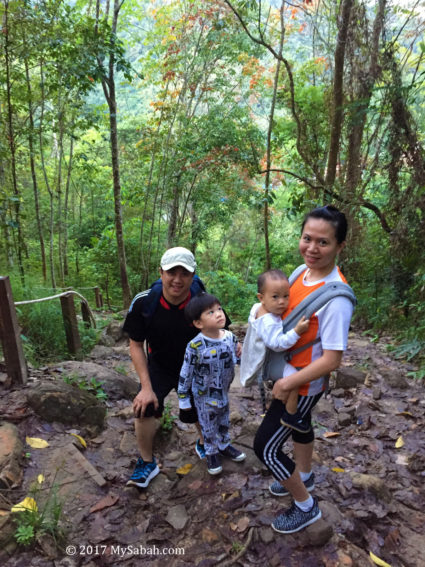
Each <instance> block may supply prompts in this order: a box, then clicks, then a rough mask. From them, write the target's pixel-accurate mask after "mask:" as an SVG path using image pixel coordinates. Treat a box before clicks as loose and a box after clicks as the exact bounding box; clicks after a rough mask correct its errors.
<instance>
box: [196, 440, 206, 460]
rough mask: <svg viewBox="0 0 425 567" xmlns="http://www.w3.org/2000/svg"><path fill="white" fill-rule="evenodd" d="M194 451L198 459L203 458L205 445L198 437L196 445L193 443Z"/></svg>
mask: <svg viewBox="0 0 425 567" xmlns="http://www.w3.org/2000/svg"><path fill="white" fill-rule="evenodd" d="M195 451H196V454H197V455H198V457H199V458H200V459H205V456H206V453H205V446H204V445H203V444H202V443H201V440H200V439H198V440H197V441H196V445H195Z"/></svg>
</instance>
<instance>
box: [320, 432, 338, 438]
mask: <svg viewBox="0 0 425 567" xmlns="http://www.w3.org/2000/svg"><path fill="white" fill-rule="evenodd" d="M339 435H341V434H340V433H338V432H337V431H325V433H324V434H323V437H338V436H339Z"/></svg>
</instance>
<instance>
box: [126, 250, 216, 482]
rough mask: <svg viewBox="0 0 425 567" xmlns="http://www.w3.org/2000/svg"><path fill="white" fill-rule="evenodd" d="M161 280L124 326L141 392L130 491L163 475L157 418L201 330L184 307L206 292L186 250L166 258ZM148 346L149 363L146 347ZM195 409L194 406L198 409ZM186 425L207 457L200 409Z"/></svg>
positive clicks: (185, 414) (186, 416) (183, 416)
mask: <svg viewBox="0 0 425 567" xmlns="http://www.w3.org/2000/svg"><path fill="white" fill-rule="evenodd" d="M160 265H161V267H160V274H161V279H160V280H158V281H157V282H155V283H154V284H153V286H152V287H151V288H150V289H149V290H147V291H144V292H141V293H139V294H138V295H136V297H135V298H134V299H133V302H132V304H131V306H130V309H129V312H128V315H127V317H126V320H125V323H124V331H125V332H126V333H128V335H129V337H130V355H131V359H132V361H133V364H134V367H135V369H136V372H137V374H138V376H139V379H140V385H141V390H140V391H139V393H138V394H137V396H136V397H135V398H134V400H133V409H134V414H135V416H136V418H135V431H136V439H137V444H138V448H139V451H140V455H141V457H140V458H139V460H138V461H137V464H136V468H135V470H134V473H133V474H132V476H131V477H130V480H129V481H128V482H127V485H133V486H138V487H141V488H146V487H147V486H148V484H149V482H150V481H151V480H152V479H153V478H154V477H155V476H156V475H157V474H158V473H159V468H158V465H157V463H156V460H155V458H154V456H153V440H154V435H155V431H156V422H155V418H158V417H161V415H162V413H163V410H164V399H165V398H166V396H167V395H168V394H169V393H170V392H171V390H172V389H175V390H176V389H177V386H178V380H179V374H180V369H181V366H182V363H183V357H184V353H185V350H186V345H187V343H188V342H189V341H190V340H192V339H193V338H194V336H195V335H196V334H197V332H198V331H197V329H196V328H195V327H193V326H192V325H190V323H189V322H188V321H187V320H186V319H185V316H184V307H185V306H186V304H187V303H188V302H189V300H190V298H191V297H193V296H194V295H197V294H198V293H200V292H201V291H203V290H204V286H203V284H202V282H201V280H200V279H199V278H198V277H197V276H195V269H196V262H195V258H194V256H193V254H192V252H190V250H187V249H186V248H182V247H176V248H170V249H169V250H167V251H166V252H165V254H164V255H163V256H162V258H161V263H160ZM145 340H146V342H147V345H148V358H147V359H146V355H145V351H144V349H143V343H144V341H145ZM192 408H194V404H192ZM180 420H181V421H183V422H185V423H195V424H196V426H197V428H198V431H199V439H198V441H197V442H196V452H197V454H198V456H199V457H200V458H201V459H202V458H204V457H205V449H204V445H203V443H204V440H203V437H202V433H201V429H200V427H199V423H198V417H197V414H196V410H195V409H191V410H190V411H181V412H180Z"/></svg>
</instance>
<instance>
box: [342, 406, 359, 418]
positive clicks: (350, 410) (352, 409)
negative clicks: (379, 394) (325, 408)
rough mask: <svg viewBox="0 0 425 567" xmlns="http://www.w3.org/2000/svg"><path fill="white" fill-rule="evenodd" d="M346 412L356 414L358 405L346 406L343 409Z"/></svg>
mask: <svg viewBox="0 0 425 567" xmlns="http://www.w3.org/2000/svg"><path fill="white" fill-rule="evenodd" d="M342 411H344V413H348V414H349V415H351V416H354V415H356V411H357V408H356V406H344V408H343V410H342Z"/></svg>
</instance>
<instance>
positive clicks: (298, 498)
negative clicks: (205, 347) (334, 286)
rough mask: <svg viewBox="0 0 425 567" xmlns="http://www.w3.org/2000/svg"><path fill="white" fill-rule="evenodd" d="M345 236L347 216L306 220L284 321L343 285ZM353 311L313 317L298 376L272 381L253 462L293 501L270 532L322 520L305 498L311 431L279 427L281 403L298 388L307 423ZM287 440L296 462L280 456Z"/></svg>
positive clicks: (340, 300)
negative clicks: (308, 300)
mask: <svg viewBox="0 0 425 567" xmlns="http://www.w3.org/2000/svg"><path fill="white" fill-rule="evenodd" d="M346 234H347V221H346V218H345V215H344V214H343V213H341V212H340V211H338V209H336V208H335V207H333V206H330V205H327V206H325V207H319V208H317V209H314V210H313V211H311V212H310V213H308V214H307V215H306V217H305V218H304V222H303V224H302V230H301V239H300V243H299V250H300V253H301V256H302V257H303V258H304V262H305V264H306V269H305V271H304V272H303V273H301V274H300V275H299V276H298V278H297V279H296V280H295V282H294V283H293V285H292V287H291V294H290V303H289V307H288V310H287V311H286V313H285V314H284V316H285V315H287V314H288V313H289V312H290V311H291V310H292V309H293V308H294V307H296V305H298V303H300V302H301V301H302V300H303V299H304V298H305V297H306V296H307V295H309V294H310V293H311V292H313V291H314V290H315V289H317V288H318V287H319V286H321V285H324V284H325V283H327V282H330V281H344V282H346V280H345V278H344V276H343V275H342V273H341V272H340V270H339V268H338V267H337V266H336V265H335V261H336V258H337V255H338V254H339V253H340V252H341V250H342V249H343V248H344V246H345V238H346ZM352 311H353V306H352V303H351V302H350V301H349V300H348V299H347V298H345V297H335V298H334V299H331V300H330V301H329V302H328V303H327V304H326V305H325V306H324V307H323V308H322V309H320V310H319V311H318V312H317V313H316V314H315V315H314V316H313V317H311V319H310V327H309V330H308V331H307V332H306V333H304V334H303V335H302V337H301V339H300V340H299V341H298V342H297V344H296V346H295V347H294V348H298V347H299V346H301V345H302V344H307V343H309V342H311V341H313V340H314V339H315V338H316V337H319V338H320V342H317V343H316V344H314V345H313V346H310V347H309V348H306V349H305V350H304V351H302V352H299V353H298V354H295V355H294V356H293V358H292V359H291V364H292V365H293V366H295V367H296V368H297V369H299V370H298V372H295V373H294V374H291V375H290V376H286V377H284V378H282V379H280V380H277V382H275V384H274V387H273V398H274V399H273V401H272V403H271V405H270V408H269V410H268V411H267V414H266V415H265V417H264V419H263V421H262V423H261V425H260V427H259V429H258V431H257V434H256V437H255V441H254V450H255V453H256V455H257V457H258V458H259V459H260V460H261V461H262V462H263V463H264V464H265V465H266V466H267V468H268V469H269V470H270V471H271V472H272V474H273V476H274V477H275V478H276V479H277V480H276V481H275V482H273V484H272V485H271V486H270V492H271V493H272V494H274V495H276V496H284V495H287V494H290V495H291V496H292V498H293V499H294V502H293V504H292V506H291V507H290V508H289V510H287V511H286V512H284V513H283V514H280V515H279V516H277V517H276V518H275V520H274V521H273V523H272V528H273V529H274V530H276V531H278V532H280V533H293V532H297V531H298V530H301V529H302V528H304V527H305V526H308V525H310V524H312V523H313V522H316V521H317V520H318V519H319V518H321V512H320V509H319V506H318V503H317V499H316V498H313V497H312V496H311V495H310V494H309V492H311V491H312V490H313V489H314V473H313V472H312V470H311V464H312V455H313V444H314V433H313V429H311V430H310V432H309V433H299V432H297V431H294V430H293V429H290V428H288V427H286V426H284V425H282V424H281V422H280V417H281V415H282V410H283V408H284V404H283V402H282V401H281V400H283V399H285V398H286V397H287V392H289V391H290V390H292V389H294V388H298V389H299V398H298V410H299V411H300V413H301V415H302V416H305V418H306V419H307V420H308V422H309V423H310V424H311V410H312V408H313V407H314V406H315V405H316V404H317V402H318V401H319V399H320V397H321V396H322V394H323V392H324V390H325V389H326V385H327V377H328V375H329V373H330V372H331V371H332V370H335V369H336V368H338V366H339V365H340V363H341V359H342V354H343V351H344V350H345V349H346V348H347V338H348V330H349V326H350V320H351V315H352ZM290 435H292V439H293V442H294V459H295V463H294V461H292V460H291V459H290V458H289V457H288V456H287V455H286V454H285V453H284V452H283V451H282V446H283V444H284V443H285V441H286V440H287V439H288V438H289V436H290Z"/></svg>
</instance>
